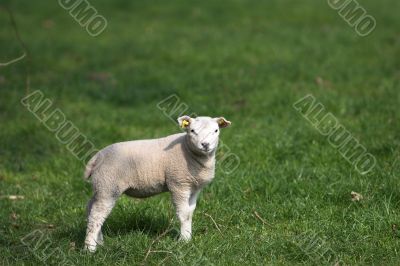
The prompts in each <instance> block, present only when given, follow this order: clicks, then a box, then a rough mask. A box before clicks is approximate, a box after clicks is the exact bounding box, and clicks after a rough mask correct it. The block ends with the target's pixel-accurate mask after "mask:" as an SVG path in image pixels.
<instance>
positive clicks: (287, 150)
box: [0, 0, 400, 265]
mask: <svg viewBox="0 0 400 266" xmlns="http://www.w3.org/2000/svg"><path fill="white" fill-rule="evenodd" d="M90 2H91V3H92V4H93V5H94V6H95V7H96V9H97V10H98V11H99V13H100V14H101V15H103V16H104V17H106V18H107V20H108V27H107V29H106V30H105V32H104V33H103V34H101V35H100V36H99V37H96V38H93V37H91V36H90V35H88V34H87V33H86V31H85V29H83V28H82V27H80V26H79V24H78V23H77V22H76V21H74V19H73V18H72V17H70V15H69V14H68V12H67V11H65V10H64V9H62V8H61V7H60V6H59V5H58V3H57V1H22V0H18V1H5V2H3V5H5V6H8V7H9V8H10V9H11V10H12V11H13V12H14V15H15V20H16V22H17V25H18V29H19V32H20V35H21V38H22V39H23V40H24V42H25V43H26V45H27V47H28V49H29V51H30V55H31V57H30V61H28V60H26V59H25V60H23V61H20V62H18V63H15V64H13V65H11V66H8V67H3V68H0V258H1V263H0V264H3V265H9V264H10V265H14V264H17V265H36V264H45V263H46V264H54V263H57V262H60V260H62V259H63V258H64V259H65V261H68V262H69V263H70V264H73V265H92V264H96V265H114V264H116V265H132V264H133V265H138V264H141V263H143V264H150V265H156V264H162V263H165V264H167V265H176V264H178V265H191V264H195V263H199V264H201V265H203V264H210V263H213V264H216V265H231V264H240V265H241V264H251V265H255V264H263V265H265V264H272V265H292V264H300V265H301V264H304V265H309V264H315V265H320V264H323V265H324V264H327V263H328V262H327V260H324V258H319V257H318V256H316V255H315V254H309V253H307V250H306V247H307V243H308V244H309V243H310V241H309V240H310V239H312V235H313V234H316V235H317V239H318V241H319V242H318V243H321V241H324V244H323V246H324V247H325V248H326V249H329V250H331V251H332V252H333V253H334V254H335V256H336V257H337V258H338V259H340V260H342V261H343V262H344V263H345V264H349V265H396V264H398V263H399V261H400V260H399V259H400V254H399V252H400V251H399V243H400V239H399V236H400V232H398V231H397V229H396V226H397V227H398V226H400V213H399V208H400V196H399V191H400V184H399V179H398V175H399V170H400V163H399V144H400V142H399V140H400V139H399V132H400V127H399V124H398V121H399V120H400V114H399V112H398V104H399V101H400V96H399V95H400V94H399V89H400V86H399V80H400V72H399V69H400V68H399V67H400V64H399V62H400V61H399V58H400V49H399V47H400V46H399V32H398V29H399V27H400V19H399V16H398V10H399V8H400V4H399V2H398V1H395V0H386V1H383V2H382V3H381V2H377V1H372V0H368V1H362V3H361V4H362V5H363V7H365V9H366V10H367V11H368V13H369V14H371V15H373V16H374V17H375V18H376V20H377V28H376V29H375V31H374V32H373V33H372V34H371V35H369V36H367V37H364V38H361V37H359V36H358V35H357V34H356V33H355V31H354V30H353V29H352V28H351V27H349V26H348V25H347V23H346V22H345V21H343V20H342V18H341V17H340V16H339V15H338V14H337V11H335V10H332V9H331V8H330V7H329V6H328V4H327V3H326V1H311V0H306V1H288V0H270V1H250V0H248V1H245V0H233V1H214V0H204V1H195V2H193V1H183V0H170V1H161V0H151V1H150V0H149V1H122V0H115V1H105V0H104V1H90ZM360 2H361V1H360ZM0 24H1V27H0V62H5V61H7V60H10V59H12V58H15V57H18V56H19V55H21V53H22V51H23V50H22V49H21V47H20V45H19V43H18V41H17V39H16V38H15V35H14V32H13V28H12V27H11V24H10V21H9V18H8V15H7V13H6V12H5V10H3V9H2V10H0ZM28 70H29V73H30V80H31V87H30V91H31V92H32V91H34V90H41V91H42V92H43V93H44V95H45V96H46V97H47V98H49V99H51V100H52V101H53V103H54V108H60V109H61V110H62V111H63V112H64V113H65V114H66V116H67V118H68V119H69V120H71V121H72V122H73V123H74V124H75V125H76V126H77V127H78V128H79V129H80V131H81V132H82V133H83V134H85V135H86V136H87V137H88V138H89V139H90V140H91V141H92V142H93V143H95V145H96V146H97V147H104V146H106V145H109V144H111V143H114V142H117V141H124V140H133V139H142V138H152V137H161V136H165V135H169V134H173V133H176V132H178V131H179V129H178V127H177V125H175V124H173V123H172V122H171V121H170V120H169V119H168V118H167V117H165V116H164V114H163V113H162V112H161V111H160V110H159V109H158V108H157V107H156V104H157V103H158V102H159V101H161V100H162V99H164V98H166V97H167V96H169V95H171V94H176V95H178V96H179V97H180V98H181V101H182V102H184V103H186V104H188V106H189V107H190V110H191V111H192V112H195V113H197V114H201V115H210V116H219V115H223V116H225V117H226V118H228V119H229V120H231V121H232V122H233V126H232V127H231V128H230V129H226V130H224V132H223V133H222V136H221V137H222V140H223V142H224V143H225V144H226V145H228V146H229V148H230V149H231V151H232V152H233V153H235V154H237V156H239V158H240V165H239V167H238V169H237V170H236V171H235V172H234V173H233V174H230V175H227V174H225V173H224V172H223V171H222V170H221V168H219V169H217V173H216V178H215V180H214V182H213V183H212V184H211V185H210V186H208V187H207V188H206V189H205V190H204V191H203V193H202V195H201V197H200V200H199V203H198V207H197V209H196V212H195V216H194V239H193V241H192V242H190V243H188V244H183V243H178V242H176V240H175V238H176V236H177V233H176V228H178V226H179V224H178V222H177V221H176V219H174V220H173V221H172V223H170V221H171V219H172V218H173V217H174V210H173V208H172V206H171V203H170V198H169V195H168V194H164V195H160V196H156V197H153V198H150V199H146V200H135V199H130V198H127V197H123V198H121V199H120V200H119V202H118V204H117V206H116V207H115V209H114V210H113V212H112V214H111V216H110V217H109V219H108V220H107V222H106V223H105V226H104V233H105V246H104V247H102V248H99V250H98V252H96V253H95V254H93V255H90V254H86V253H84V252H82V251H81V250H82V246H83V239H84V234H85V226H86V223H85V208H86V203H87V201H88V200H89V198H90V197H91V187H90V184H88V183H86V182H84V181H83V180H82V178H81V176H82V171H83V164H82V163H81V162H80V161H78V160H77V159H75V157H74V156H73V155H72V154H71V153H70V152H69V151H68V150H67V149H66V148H65V146H64V145H63V144H61V143H59V142H58V141H57V139H56V138H55V136H54V133H51V132H49V131H48V130H47V129H46V128H45V127H44V126H43V125H42V124H41V123H40V122H39V121H38V120H37V119H36V118H35V117H34V116H33V115H32V114H31V113H30V112H29V111H28V110H27V109H26V108H24V107H23V106H22V105H21V104H20V100H21V99H22V98H23V97H24V95H26V86H25V81H26V73H27V71H28ZM99 73H100V74H99ZM93 75H94V76H95V78H93ZM99 76H100V77H99ZM318 77H320V78H321V79H322V80H323V81H324V82H322V84H321V82H319V83H317V82H316V79H317V78H318ZM309 93H311V94H313V95H314V96H315V97H316V99H317V100H318V101H319V102H321V103H322V104H324V105H325V106H326V108H327V110H328V111H329V112H332V113H333V114H334V115H335V116H336V117H337V118H338V120H339V122H340V123H341V124H343V125H344V126H345V127H346V128H347V129H348V130H349V131H350V132H351V133H352V134H353V136H354V137H355V138H356V139H358V140H359V141H360V143H362V144H363V145H364V146H365V147H366V148H367V150H368V151H369V152H371V153H372V154H373V155H374V156H375V157H376V159H377V162H378V166H377V167H375V168H374V170H373V171H372V172H370V173H369V174H367V175H361V174H359V173H358V172H357V171H356V170H355V168H354V166H353V165H351V164H349V163H348V162H347V161H346V160H345V159H344V158H343V157H342V156H341V155H340V153H339V152H338V150H337V149H335V148H333V147H332V146H331V145H330V144H329V143H328V140H327V138H326V137H323V136H321V135H320V134H319V133H318V131H317V130H316V129H315V128H314V127H312V126H311V125H310V123H309V122H308V121H306V120H305V119H304V118H303V117H302V116H301V115H300V114H299V113H298V112H296V110H294V108H293V107H292V104H293V103H294V102H295V101H297V100H298V99H300V98H302V97H304V96H305V95H307V94H309ZM351 191H356V192H359V193H361V194H362V195H363V196H364V199H363V200H362V201H361V202H352V201H351V197H350V192H351ZM7 195H23V196H24V199H19V200H10V199H8V198H7V197H6V196H7ZM255 212H256V213H257V214H258V216H259V218H257V217H256V215H255ZM210 217H212V219H214V220H215V223H216V224H217V225H218V228H217V227H216V226H215V224H214V222H213V220H212V219H211V218H210ZM260 218H261V219H260ZM262 220H264V222H265V223H264V222H263V221H262ZM393 226H394V227H395V228H394V229H393ZM171 229H172V230H171ZM35 230H39V231H35ZM32 232H41V233H43V236H44V237H43V239H42V241H41V242H40V243H51V244H50V245H49V248H48V249H47V250H45V248H44V247H43V245H42V246H40V245H39V244H38V246H37V247H35V243H36V244H37V242H34V241H31V242H29V243H30V244H28V245H24V244H23V243H22V242H21V239H22V238H24V237H25V236H27V235H28V234H30V233H32ZM164 232H166V233H165V234H163V233H164ZM304 233H305V234H306V236H309V237H310V238H309V239H308V238H307V237H306V238H303V240H301V239H300V240H299V236H302V235H303V236H304ZM46 241H47V242H46ZM302 241H303V242H302ZM35 248H36V249H35ZM149 250H153V251H154V250H158V251H164V252H158V253H156V252H150V253H149V254H148V256H147V257H146V254H147V252H148V251H149ZM51 252H55V253H54V255H51V254H52V253H51ZM57 253H58V254H63V255H61V256H64V257H61V259H60V257H59V258H57V256H56V255H57ZM46 256H49V258H48V259H46V258H47V257H46ZM199 260H200V261H199Z"/></svg>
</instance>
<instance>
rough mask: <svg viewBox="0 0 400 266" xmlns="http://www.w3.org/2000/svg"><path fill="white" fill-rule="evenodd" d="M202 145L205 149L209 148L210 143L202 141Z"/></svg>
mask: <svg viewBox="0 0 400 266" xmlns="http://www.w3.org/2000/svg"><path fill="white" fill-rule="evenodd" d="M201 146H203V148H204V149H208V147H209V146H210V144H209V143H207V142H202V143H201Z"/></svg>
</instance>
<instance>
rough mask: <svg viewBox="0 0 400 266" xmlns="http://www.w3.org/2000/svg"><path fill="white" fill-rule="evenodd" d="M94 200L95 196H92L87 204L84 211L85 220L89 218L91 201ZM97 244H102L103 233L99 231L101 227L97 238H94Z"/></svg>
mask: <svg viewBox="0 0 400 266" xmlns="http://www.w3.org/2000/svg"><path fill="white" fill-rule="evenodd" d="M94 201H95V197H92V198H91V199H90V201H89V203H88V205H87V211H86V217H87V220H89V215H90V211H91V210H92V206H93V202H94ZM96 242H97V244H98V245H103V244H104V238H103V233H102V232H101V229H100V230H99V233H98V235H97V240H96Z"/></svg>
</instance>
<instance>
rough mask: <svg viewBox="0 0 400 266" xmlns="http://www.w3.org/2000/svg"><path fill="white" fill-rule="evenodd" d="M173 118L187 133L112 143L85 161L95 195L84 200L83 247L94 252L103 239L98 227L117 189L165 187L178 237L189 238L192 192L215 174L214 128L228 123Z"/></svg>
mask: <svg viewBox="0 0 400 266" xmlns="http://www.w3.org/2000/svg"><path fill="white" fill-rule="evenodd" d="M178 122H179V124H180V126H181V127H182V128H184V129H185V131H186V133H180V134H175V135H171V136H168V137H165V138H161V139H151V140H138V141H128V142H121V143H116V144H112V145H110V146H108V147H106V148H104V149H103V150H101V151H99V152H98V153H97V154H96V155H95V156H94V157H93V158H92V159H91V160H90V161H89V163H88V165H87V166H86V171H85V175H84V177H85V178H86V179H88V178H89V177H91V178H92V185H93V190H94V196H93V198H92V199H91V200H90V201H89V204H88V210H87V211H88V212H87V214H88V225H87V231H86V239H85V249H87V250H89V251H91V252H94V251H95V250H96V246H97V244H102V243H103V235H102V232H101V227H102V225H103V223H104V221H105V219H106V218H107V216H108V215H109V214H110V212H111V210H112V208H113V207H114V204H115V202H116V200H117V199H118V198H119V197H120V196H121V195H122V194H126V195H128V196H131V197H136V198H145V197H150V196H153V195H156V194H159V193H162V192H166V191H170V192H171V195H172V202H173V204H174V206H175V209H176V214H177V217H178V219H179V221H180V223H181V232H180V239H181V240H185V241H188V240H190V238H191V235H192V216H193V211H194V209H195V208H196V200H197V197H198V195H199V193H200V191H201V189H202V188H203V187H204V186H205V185H207V184H208V183H210V182H211V180H212V179H213V178H214V173H215V152H216V149H217V146H218V137H219V129H220V128H225V127H228V126H230V124H231V122H229V121H227V120H226V119H225V118H223V117H219V118H211V117H197V118H191V117H189V116H182V117H180V118H178Z"/></svg>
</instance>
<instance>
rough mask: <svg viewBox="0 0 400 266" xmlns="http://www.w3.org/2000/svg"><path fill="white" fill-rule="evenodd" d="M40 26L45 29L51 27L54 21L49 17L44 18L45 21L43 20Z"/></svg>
mask: <svg viewBox="0 0 400 266" xmlns="http://www.w3.org/2000/svg"><path fill="white" fill-rule="evenodd" d="M42 26H43V28H45V29H51V28H53V27H54V21H53V20H51V19H46V20H45V21H43V23H42Z"/></svg>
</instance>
